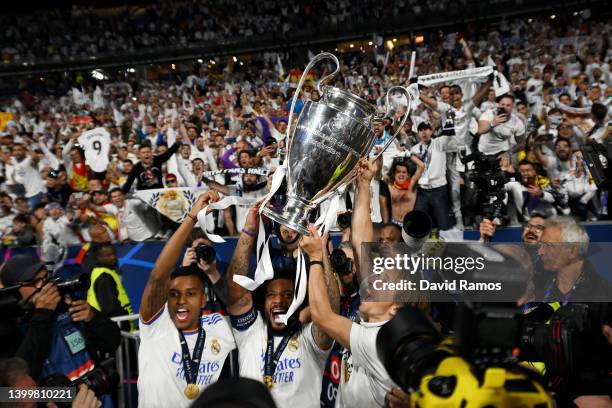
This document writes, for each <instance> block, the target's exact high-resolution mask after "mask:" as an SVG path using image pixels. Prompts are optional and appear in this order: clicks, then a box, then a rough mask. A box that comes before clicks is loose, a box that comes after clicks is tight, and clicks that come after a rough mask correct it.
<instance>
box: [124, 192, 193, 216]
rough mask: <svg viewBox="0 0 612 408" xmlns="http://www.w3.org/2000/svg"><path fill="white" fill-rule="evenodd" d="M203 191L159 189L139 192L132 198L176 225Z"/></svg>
mask: <svg viewBox="0 0 612 408" xmlns="http://www.w3.org/2000/svg"><path fill="white" fill-rule="evenodd" d="M200 192H203V190H197V189H192V188H188V187H183V188H160V189H156V190H139V191H136V192H135V193H134V197H136V198H138V199H140V200H142V201H144V202H145V203H147V205H149V206H150V207H152V208H153V209H155V210H156V211H157V212H159V213H160V214H162V215H164V216H166V217H168V218H169V219H171V220H172V221H174V222H176V223H179V224H180V223H182V222H183V220H184V219H185V217H186V216H187V214H188V213H189V210H191V207H192V206H193V204H194V203H195V202H196V200H197V199H198V196H199V195H200Z"/></svg>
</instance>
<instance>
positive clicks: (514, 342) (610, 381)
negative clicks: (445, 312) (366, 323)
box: [377, 303, 612, 407]
mask: <svg viewBox="0 0 612 408" xmlns="http://www.w3.org/2000/svg"><path fill="white" fill-rule="evenodd" d="M606 307H608V306H606ZM608 308H609V307H608ZM601 312H602V311H601V310H597V308H595V309H592V308H590V307H589V306H587V305H584V304H569V305H566V306H562V307H560V308H559V309H558V310H556V311H554V310H553V309H552V307H550V306H548V305H547V304H544V305H543V306H542V309H536V310H535V311H533V312H531V313H529V314H527V315H523V314H522V312H521V310H520V309H519V308H517V307H516V306H514V305H512V304H503V303H497V304H494V303H489V304H486V303H472V304H469V303H461V304H459V305H458V306H457V308H456V312H455V319H454V321H455V325H454V329H455V331H454V335H453V336H452V337H449V338H446V339H443V338H442V336H441V335H440V334H439V332H438V330H437V329H436V328H435V327H434V326H433V324H432V323H431V321H430V320H429V319H428V318H427V317H426V316H425V315H424V314H423V313H422V312H421V311H420V310H417V309H415V308H413V307H411V306H405V307H403V308H402V309H400V311H399V312H398V313H397V315H396V316H395V317H394V318H393V319H392V320H391V321H389V322H388V323H387V324H385V325H384V326H383V327H382V328H381V330H380V332H379V334H378V337H377V349H378V354H379V357H380V359H381V361H382V362H383V363H384V365H385V368H386V369H387V371H388V373H389V375H390V376H391V378H392V379H393V380H394V381H395V382H396V383H397V384H398V385H399V386H400V387H401V388H402V389H404V390H406V391H407V392H412V393H413V394H412V398H413V400H414V401H415V403H416V406H429V405H430V404H431V405H435V406H449V407H450V406H461V405H462V404H463V403H464V402H468V403H469V405H470V406H471V405H472V404H474V405H473V406H485V405H486V406H498V407H501V406H519V405H520V406H532V407H540V406H541V407H548V406H552V405H551V402H550V397H549V396H548V393H547V392H546V390H549V389H550V390H553V391H555V393H556V395H557V399H559V400H563V399H568V400H570V401H571V399H573V398H574V396H576V395H596V394H606V395H607V393H609V391H610V389H612V377H610V374H609V369H610V366H611V365H610V363H611V362H612V357H611V356H612V354H611V350H610V347H609V345H607V343H605V339H604V338H603V336H602V335H601V332H600V333H599V337H597V339H599V341H598V340H597V339H594V335H593V334H594V333H595V332H596V331H597V329H598V328H600V327H601V326H600V321H599V317H600V314H601ZM604 312H605V313H610V310H607V311H604ZM549 319H550V323H546V321H547V320H549ZM521 361H523V362H525V361H532V362H543V364H544V365H545V367H546V372H545V374H544V376H540V375H539V374H537V373H536V372H535V371H533V370H531V369H528V368H526V367H525V366H523V365H522V364H519V363H520V362H521ZM462 401H464V402H462ZM445 404H446V405H445ZM479 404H482V405H479ZM538 404H542V405H538Z"/></svg>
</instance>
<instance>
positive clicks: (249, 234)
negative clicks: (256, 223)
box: [242, 228, 257, 238]
mask: <svg viewBox="0 0 612 408" xmlns="http://www.w3.org/2000/svg"><path fill="white" fill-rule="evenodd" d="M242 232H244V233H245V234H247V235H248V236H249V237H251V238H257V235H255V233H254V232H253V231H249V230H248V229H246V228H243V229H242Z"/></svg>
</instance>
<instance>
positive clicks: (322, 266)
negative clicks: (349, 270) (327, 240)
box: [308, 261, 325, 268]
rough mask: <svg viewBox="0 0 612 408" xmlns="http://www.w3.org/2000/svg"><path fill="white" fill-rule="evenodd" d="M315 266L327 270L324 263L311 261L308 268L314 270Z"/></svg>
mask: <svg viewBox="0 0 612 408" xmlns="http://www.w3.org/2000/svg"><path fill="white" fill-rule="evenodd" d="M313 265H321V268H325V266H324V265H323V261H310V263H309V264H308V268H312V266H313Z"/></svg>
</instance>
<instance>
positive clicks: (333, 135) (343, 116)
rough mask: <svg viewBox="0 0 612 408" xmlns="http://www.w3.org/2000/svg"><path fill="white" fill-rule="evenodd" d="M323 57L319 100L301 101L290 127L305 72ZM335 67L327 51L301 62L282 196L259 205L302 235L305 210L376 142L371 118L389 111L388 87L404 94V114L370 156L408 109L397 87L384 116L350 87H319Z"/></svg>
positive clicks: (345, 179) (346, 178) (340, 183)
mask: <svg viewBox="0 0 612 408" xmlns="http://www.w3.org/2000/svg"><path fill="white" fill-rule="evenodd" d="M324 59H331V60H333V61H334V62H335V64H336V70H335V71H334V72H333V73H332V74H330V75H328V76H326V77H325V78H323V79H321V80H320V81H319V82H318V83H317V90H318V91H319V94H320V95H321V98H320V100H319V101H317V102H314V101H312V100H310V101H308V102H306V103H304V105H303V107H302V110H301V111H300V114H299V116H298V118H297V124H296V126H295V128H293V127H292V118H293V111H294V108H295V104H296V102H297V98H298V96H299V93H300V91H301V89H302V86H303V85H304V82H305V80H306V76H307V75H308V72H309V71H310V70H311V69H312V67H313V66H314V65H315V64H316V63H318V62H319V61H321V60H324ZM339 71H340V63H339V62H338V58H336V56H335V55H333V54H330V53H321V54H318V55H317V56H315V57H314V58H313V59H312V61H310V63H309V64H308V65H307V66H306V69H305V70H304V73H303V74H302V77H301V78H300V81H299V83H298V86H297V89H296V91H295V94H294V95H293V100H292V102H291V111H290V112H289V119H288V123H287V135H288V136H289V137H288V146H287V158H286V161H287V163H286V165H287V171H286V175H285V177H286V184H287V194H286V197H287V201H286V203H285V205H284V207H283V208H282V209H274V208H269V207H266V208H264V209H263V210H262V214H265V215H266V216H267V217H269V218H271V219H272V220H274V221H276V222H279V223H281V224H283V225H285V226H287V227H289V228H291V229H293V230H295V231H297V232H299V233H300V234H303V235H309V233H308V221H309V214H310V212H311V211H312V210H313V209H315V208H316V207H317V205H319V204H320V203H321V202H323V201H324V200H326V199H327V198H328V197H330V196H331V195H332V194H333V193H334V192H336V191H337V190H338V189H340V188H342V187H344V186H345V185H346V184H348V183H350V182H351V181H352V180H353V179H354V175H355V167H356V165H357V162H358V161H359V160H360V159H361V158H362V157H368V156H369V154H370V152H371V150H372V149H373V147H374V144H375V143H376V136H375V134H374V131H373V121H374V119H383V118H385V117H387V116H389V114H390V112H391V109H392V107H391V105H390V102H389V98H390V95H391V93H392V92H394V91H399V92H400V93H403V94H404V95H405V96H406V100H407V101H408V106H407V110H406V115H404V117H403V119H402V120H401V122H400V125H399V127H398V128H397V131H396V132H395V134H394V135H393V137H391V138H389V140H388V141H387V142H386V144H385V145H384V146H383V148H382V150H381V151H380V152H378V154H377V155H376V156H375V159H376V158H378V157H379V156H380V155H381V154H382V153H383V152H384V151H385V149H386V148H387V147H388V146H389V144H390V143H391V142H392V141H393V140H394V139H395V137H396V136H397V135H398V133H399V132H400V131H401V129H402V128H403V126H404V122H405V121H406V119H407V118H408V114H409V113H410V100H411V99H410V95H409V93H408V91H407V90H406V88H404V87H401V86H394V87H392V88H390V89H389V90H388V92H387V95H386V99H385V101H386V106H385V110H386V112H385V114H384V115H377V114H376V107H375V106H373V105H372V104H370V103H368V102H367V101H366V100H364V99H362V98H360V97H358V96H356V95H353V94H352V93H350V92H347V91H343V90H341V89H339V88H336V87H333V86H330V85H323V86H322V84H325V83H327V82H329V81H330V80H331V79H332V78H333V77H334V76H335V75H336V74H337V73H338V72H339Z"/></svg>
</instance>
